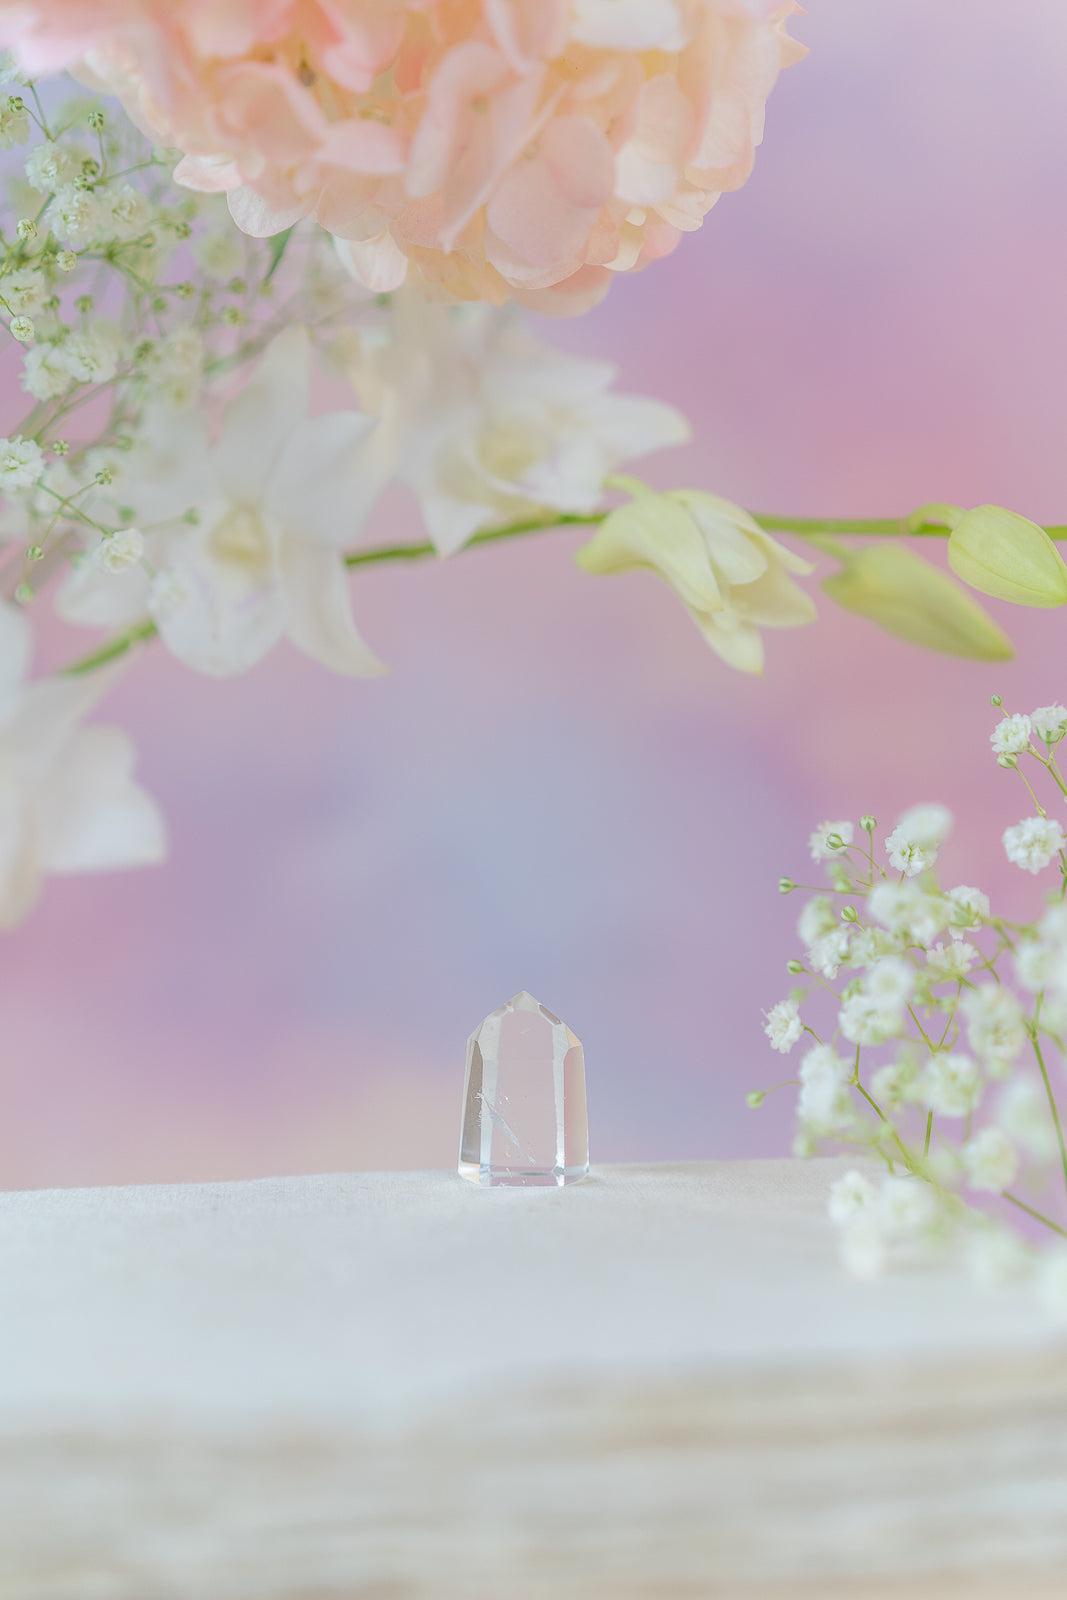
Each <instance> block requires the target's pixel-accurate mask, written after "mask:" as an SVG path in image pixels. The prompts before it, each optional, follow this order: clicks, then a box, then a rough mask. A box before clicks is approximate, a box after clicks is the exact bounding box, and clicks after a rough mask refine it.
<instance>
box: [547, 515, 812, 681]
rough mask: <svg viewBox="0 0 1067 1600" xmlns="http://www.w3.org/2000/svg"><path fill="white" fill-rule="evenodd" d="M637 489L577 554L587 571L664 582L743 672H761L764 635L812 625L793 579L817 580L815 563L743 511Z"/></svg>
mask: <svg viewBox="0 0 1067 1600" xmlns="http://www.w3.org/2000/svg"><path fill="white" fill-rule="evenodd" d="M632 488H633V493H634V498H633V499H632V500H631V501H630V502H629V503H628V504H627V505H623V506H620V507H619V508H618V510H617V511H612V512H611V513H610V515H609V516H607V517H605V519H604V521H603V522H602V523H601V525H600V527H599V528H598V529H597V531H596V533H595V534H594V535H593V537H592V539H591V540H590V541H589V543H588V544H586V545H583V546H582V548H581V549H580V550H579V551H578V552H577V554H576V557H575V559H576V560H577V562H578V565H579V566H581V567H584V568H585V570H586V572H595V573H613V572H629V571H632V570H634V569H640V568H648V569H649V570H650V571H652V572H656V573H658V574H659V575H660V577H662V578H664V579H665V580H666V581H667V583H669V584H670V586H671V588H672V589H674V590H675V592H676V593H677V594H678V596H679V597H680V598H681V600H682V601H684V603H685V605H686V606H687V607H688V609H689V612H690V614H691V616H692V618H693V620H694V622H695V623H696V625H697V627H698V628H699V629H700V631H701V633H702V634H703V635H704V637H705V639H706V640H707V641H708V643H709V644H710V645H711V648H712V649H713V650H714V651H715V652H716V654H717V655H719V656H721V657H722V659H723V660H724V661H725V662H726V663H727V665H728V666H731V667H735V668H736V669H737V670H738V671H739V672H755V673H758V672H762V671H763V640H762V638H761V637H760V631H759V630H760V629H761V628H796V627H799V626H800V625H801V624H802V623H805V622H812V621H814V618H815V607H814V605H813V603H812V600H811V597H810V595H808V594H806V593H805V591H804V590H803V589H801V588H800V586H799V585H798V584H796V583H794V582H793V579H792V577H791V576H790V574H791V573H799V574H806V573H810V572H811V571H812V570H813V568H812V564H811V562H810V561H806V560H805V559H804V557H803V556H798V555H797V554H796V553H795V552H794V551H792V550H790V549H788V548H787V547H786V546H785V545H783V544H779V542H778V540H777V539H772V538H771V536H770V534H769V533H765V532H764V530H763V529H762V528H761V527H760V526H759V524H758V523H756V522H754V521H753V519H752V517H751V516H750V515H749V513H748V512H747V511H745V510H744V508H743V507H742V506H738V505H734V504H733V502H732V501H730V500H723V499H722V498H721V496H719V495H715V494H707V493H705V492H704V491H703V490H699V489H674V490H670V491H668V492H667V493H666V494H655V493H653V492H652V491H651V490H649V489H646V488H645V487H644V485H642V484H639V483H634V484H633V485H632Z"/></svg>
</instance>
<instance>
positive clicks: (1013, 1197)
mask: <svg viewBox="0 0 1067 1600" xmlns="http://www.w3.org/2000/svg"><path fill="white" fill-rule="evenodd" d="M1000 1195H1001V1199H1002V1200H1007V1201H1009V1203H1010V1204H1011V1205H1013V1206H1018V1208H1019V1210H1020V1211H1025V1212H1026V1215H1027V1216H1028V1217H1033V1219H1034V1221H1035V1222H1043V1223H1044V1224H1045V1227H1046V1228H1051V1229H1052V1231H1053V1233H1058V1234H1059V1235H1060V1236H1061V1238H1064V1239H1067V1228H1061V1227H1060V1225H1059V1223H1058V1222H1053V1220H1052V1218H1051V1217H1046V1216H1045V1214H1044V1212H1043V1211H1035V1210H1034V1208H1033V1206H1028V1205H1027V1203H1026V1201H1025V1200H1020V1199H1019V1196H1018V1195H1017V1194H1009V1193H1008V1191H1007V1189H1002V1190H1001V1192H1000Z"/></svg>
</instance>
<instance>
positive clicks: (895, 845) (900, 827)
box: [885, 805, 952, 878]
mask: <svg viewBox="0 0 1067 1600" xmlns="http://www.w3.org/2000/svg"><path fill="white" fill-rule="evenodd" d="M951 828H952V813H951V812H950V811H949V809H948V807H947V806H942V805H920V806H912V807H911V809H910V810H909V811H905V813H904V815H903V816H902V817H901V818H900V821H899V822H898V823H897V825H896V827H895V828H894V829H893V831H892V833H891V834H889V836H888V838H887V839H886V842H885V847H886V850H887V852H888V855H889V861H890V865H891V866H892V867H893V868H894V869H895V870H896V871H897V872H903V873H905V874H906V876H907V877H909V878H914V877H917V876H918V875H919V873H920V872H925V871H926V870H927V868H928V867H932V866H933V864H934V862H935V861H936V860H937V852H938V849H939V847H940V846H941V845H942V844H943V843H944V842H945V840H946V839H947V838H948V835H949V832H950V830H951Z"/></svg>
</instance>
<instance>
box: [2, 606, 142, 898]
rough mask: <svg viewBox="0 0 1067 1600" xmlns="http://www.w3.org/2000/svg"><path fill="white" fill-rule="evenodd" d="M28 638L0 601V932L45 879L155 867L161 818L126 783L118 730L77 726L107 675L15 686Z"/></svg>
mask: <svg viewBox="0 0 1067 1600" xmlns="http://www.w3.org/2000/svg"><path fill="white" fill-rule="evenodd" d="M30 647H31V636H30V628H29V623H28V621H27V619H26V617H25V615H24V614H23V613H22V612H19V611H16V610H15V609H14V607H12V606H8V605H4V604H2V603H0V926H3V927H10V926H11V925H13V924H14V923H16V922H18V921H19V920H20V919H21V918H22V917H23V916H25V915H26V913H27V912H28V911H29V910H30V909H31V907H32V905H33V903H34V901H35V900H36V899H37V896H38V894H39V892H40V888H41V884H42V881H43V878H44V875H45V874H48V873H74V872H97V871H111V870H114V869H115V868H118V867H128V866H141V865H147V864H149V863H151V862H155V861H160V860H162V859H163V856H164V854H165V837H164V830H163V824H162V820H161V818H160V816H159V813H158V811H157V810H156V807H155V805H154V804H153V802H152V801H151V800H150V799H149V797H148V796H147V794H145V792H144V790H143V789H141V788H140V787H139V786H138V785H137V784H136V783H135V782H134V781H133V778H132V771H133V750H132V747H131V745H130V741H129V739H128V738H127V737H126V735H125V734H124V733H122V732H121V731H120V730H119V729H118V728H110V727H102V726H97V725H90V726H89V727H84V726H82V718H83V717H84V715H85V713H86V712H87V711H89V710H90V709H91V708H92V707H93V706H94V705H95V703H96V702H97V700H99V699H100V697H101V696H102V695H103V694H104V693H105V692H106V691H107V690H108V689H109V688H110V687H111V684H112V682H113V681H114V673H113V672H107V671H104V672H96V673H92V674H87V675H85V676H82V677H67V676H59V677H54V678H41V679H38V680H37V681H36V682H34V683H30V684H26V683H24V681H23V679H24V675H25V671H26V666H27V663H28V659H29V654H30Z"/></svg>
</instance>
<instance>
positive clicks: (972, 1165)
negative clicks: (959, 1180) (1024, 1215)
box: [962, 1128, 1019, 1194]
mask: <svg viewBox="0 0 1067 1600" xmlns="http://www.w3.org/2000/svg"><path fill="white" fill-rule="evenodd" d="M962 1155H963V1165H964V1168H965V1170H966V1173H967V1178H968V1180H969V1182H970V1185H971V1188H972V1189H981V1190H982V1191H984V1192H985V1193H987V1194H1002V1193H1003V1191H1004V1190H1005V1189H1006V1188H1007V1187H1008V1185H1009V1184H1011V1183H1013V1182H1014V1181H1015V1177H1016V1175H1017V1173H1018V1171H1019V1152H1018V1151H1017V1150H1016V1148H1015V1146H1014V1145H1013V1144H1012V1142H1011V1140H1010V1139H1009V1138H1008V1136H1007V1134H1006V1133H1003V1132H1002V1131H1001V1129H1000V1128H983V1129H982V1131H981V1133H979V1134H976V1135H975V1137H974V1138H973V1139H971V1140H970V1142H969V1143H968V1144H965V1145H964V1146H963V1150H962Z"/></svg>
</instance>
